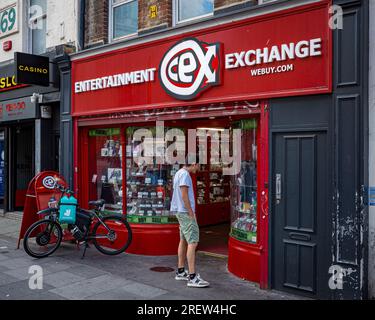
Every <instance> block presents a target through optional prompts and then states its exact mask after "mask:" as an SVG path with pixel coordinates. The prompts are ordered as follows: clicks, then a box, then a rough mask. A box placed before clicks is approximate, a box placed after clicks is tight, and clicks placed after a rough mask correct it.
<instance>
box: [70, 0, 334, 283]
mask: <svg viewBox="0 0 375 320" xmlns="http://www.w3.org/2000/svg"><path fill="white" fill-rule="evenodd" d="M309 21H311V23H309ZM327 21H328V2H320V3H318V4H313V5H306V6H301V7H298V8H294V9H289V10H285V11H281V12H278V13H272V14H268V15H266V16H262V17H256V18H248V19H244V20H241V21H237V22H232V23H230V24H223V25H219V26H215V27H211V28H207V29H201V30H199V31H196V32H189V33H183V34H180V35H178V36H168V37H166V38H164V39H161V40H160V39H159V40H154V41H149V42H146V43H142V44H137V45H133V46H126V43H125V44H124V47H123V48H121V49H116V50H106V51H105V52H96V51H95V50H93V51H92V54H91V53H90V54H87V52H86V53H85V56H82V55H80V54H77V55H75V56H73V57H72V114H73V117H74V123H75V141H74V159H75V160H74V162H75V163H74V167H75V185H76V188H77V191H78V193H79V198H80V201H81V205H82V206H85V205H86V204H87V203H88V201H89V200H95V199H98V198H102V199H104V200H105V201H106V207H105V210H106V212H108V213H114V212H115V213H118V214H125V215H126V216H127V219H128V220H129V221H130V222H131V224H132V228H133V232H134V235H133V242H132V244H131V246H130V248H129V250H128V252H129V253H136V254H145V255H174V254H176V253H177V246H178V241H179V227H178V224H177V221H176V219H175V216H174V214H173V212H170V201H171V196H172V191H173V190H172V181H173V176H174V174H175V173H176V171H177V170H179V168H180V167H181V162H180V161H178V160H179V159H180V160H181V159H183V160H184V159H185V155H186V154H187V153H188V152H189V153H192V152H193V153H195V154H197V156H198V159H199V163H200V164H201V166H200V171H199V172H198V173H196V174H195V175H194V176H193V177H192V178H193V181H194V192H195V198H196V215H197V220H198V223H199V225H200V227H201V234H200V244H199V247H198V250H202V251H206V252H212V253H215V254H218V255H225V256H228V269H229V271H230V272H232V273H234V274H235V275H237V276H239V277H241V278H245V279H248V280H251V281H256V282H259V283H260V284H261V286H262V287H267V283H268V259H269V257H268V241H269V238H268V236H269V234H268V199H269V191H268V174H269V173H268V172H269V171H268V149H269V146H268V141H269V139H268V100H269V99H270V98H274V97H288V96H295V95H309V94H319V93H329V92H330V90H331V84H330V81H331V78H330V72H329V70H331V65H330V64H331V62H330V61H331V58H330V57H331V43H330V41H331V39H330V37H331V36H330V32H329V30H328V26H327ZM181 150H182V151H181ZM270 236H271V237H272V234H270Z"/></svg>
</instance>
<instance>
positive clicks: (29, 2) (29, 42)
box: [26, 0, 47, 54]
mask: <svg viewBox="0 0 375 320" xmlns="http://www.w3.org/2000/svg"><path fill="white" fill-rule="evenodd" d="M31 1H32V0H28V1H27V10H26V17H27V18H26V21H27V28H28V36H29V41H28V48H27V49H28V52H29V53H31V54H36V53H34V51H33V49H34V48H33V29H31V28H30V23H31V22H35V21H38V20H42V21H43V20H45V21H46V30H45V37H46V38H47V8H46V12H44V13H43V14H42V15H39V16H36V17H33V18H31V17H30V13H29V10H30V8H31ZM46 2H47V0H46ZM46 5H47V3H46ZM46 51H47V44H46V46H45V48H44V52H39V53H37V54H43V53H45V52H46Z"/></svg>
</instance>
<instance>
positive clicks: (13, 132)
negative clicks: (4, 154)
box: [8, 122, 35, 211]
mask: <svg viewBox="0 0 375 320" xmlns="http://www.w3.org/2000/svg"><path fill="white" fill-rule="evenodd" d="M34 132H35V129H34V122H32V123H25V124H22V125H13V126H11V127H9V142H8V146H9V148H8V157H9V175H8V177H9V207H10V210H11V211H14V210H15V211H18V210H22V208H23V205H24V202H25V196H26V190H27V186H28V183H29V182H30V180H31V179H32V178H33V176H34V173H35V172H34V168H35V165H34V161H35V157H34V154H35V150H34V146H35V135H34Z"/></svg>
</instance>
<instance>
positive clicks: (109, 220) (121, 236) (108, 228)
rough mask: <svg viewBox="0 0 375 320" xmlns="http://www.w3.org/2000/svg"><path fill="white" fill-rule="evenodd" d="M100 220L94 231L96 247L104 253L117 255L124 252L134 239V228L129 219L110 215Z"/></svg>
mask: <svg viewBox="0 0 375 320" xmlns="http://www.w3.org/2000/svg"><path fill="white" fill-rule="evenodd" d="M102 222H103V224H105V226H104V225H103V224H102V223H101V222H100V221H98V222H97V223H96V224H95V226H94V228H93V231H92V236H93V243H94V245H95V247H96V248H97V249H98V250H99V251H100V252H101V253H104V254H108V255H116V254H119V253H121V252H124V251H125V250H126V249H127V248H128V247H129V245H130V243H131V241H132V230H131V228H130V225H129V223H128V221H126V220H125V219H124V218H122V217H118V216H108V217H105V218H103V219H102Z"/></svg>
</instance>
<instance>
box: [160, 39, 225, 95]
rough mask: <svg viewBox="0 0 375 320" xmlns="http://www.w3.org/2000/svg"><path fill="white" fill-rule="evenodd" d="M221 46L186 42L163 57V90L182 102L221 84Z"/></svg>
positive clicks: (161, 68) (161, 67) (161, 79)
mask: <svg viewBox="0 0 375 320" xmlns="http://www.w3.org/2000/svg"><path fill="white" fill-rule="evenodd" d="M220 69H221V59H220V44H219V43H210V44H209V43H205V42H202V41H199V40H197V39H195V38H189V39H183V40H182V41H179V42H177V43H176V44H175V45H173V46H172V47H171V48H170V49H169V50H168V51H167V52H166V54H165V55H164V57H163V59H162V61H161V63H160V67H159V79H160V82H161V84H162V86H163V88H164V90H165V91H166V92H167V93H168V94H169V95H170V96H172V97H174V98H176V99H179V100H192V99H194V98H196V97H197V96H198V95H199V94H200V93H202V92H203V91H205V90H207V89H209V88H210V87H212V86H217V85H219V84H220Z"/></svg>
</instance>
